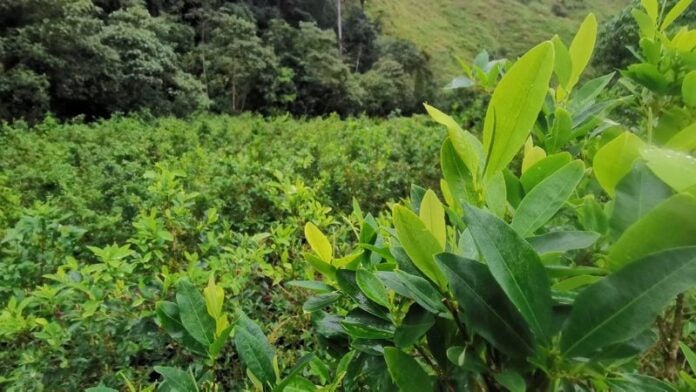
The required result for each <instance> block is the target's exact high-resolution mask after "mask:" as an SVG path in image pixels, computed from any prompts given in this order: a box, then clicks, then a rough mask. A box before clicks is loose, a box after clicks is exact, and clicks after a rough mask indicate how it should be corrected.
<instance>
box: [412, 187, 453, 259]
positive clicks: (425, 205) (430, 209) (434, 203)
mask: <svg viewBox="0 0 696 392" xmlns="http://www.w3.org/2000/svg"><path fill="white" fill-rule="evenodd" d="M419 212H420V218H421V220H422V221H423V223H425V227H426V228H427V229H428V230H430V232H431V233H432V234H433V237H435V239H436V240H437V243H438V244H440V247H441V248H442V249H445V241H447V226H445V209H444V208H443V207H442V203H441V202H440V199H438V198H437V195H436V194H435V192H433V191H432V190H431V189H428V191H426V192H425V196H423V201H422V202H421V205H420V211H419Z"/></svg>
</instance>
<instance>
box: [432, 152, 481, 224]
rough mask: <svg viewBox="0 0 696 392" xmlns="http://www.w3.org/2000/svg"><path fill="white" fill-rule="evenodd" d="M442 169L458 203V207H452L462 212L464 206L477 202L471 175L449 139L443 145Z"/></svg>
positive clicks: (441, 153)
mask: <svg viewBox="0 0 696 392" xmlns="http://www.w3.org/2000/svg"><path fill="white" fill-rule="evenodd" d="M440 167H441V168H442V176H443V177H444V179H445V181H446V182H447V185H448V186H449V188H450V191H451V193H452V196H453V197H454V200H455V201H456V203H457V205H456V206H451V207H453V208H457V209H458V210H459V211H461V208H462V206H463V205H464V204H466V203H467V202H472V201H474V200H475V194H476V193H475V191H474V186H473V180H472V176H471V173H470V172H469V170H468V169H467V167H466V165H465V164H464V161H463V160H462V159H461V158H460V157H459V155H457V152H456V151H455V150H454V146H453V145H452V141H451V140H450V139H449V138H448V139H447V140H445V142H444V143H443V144H442V150H441V151H440Z"/></svg>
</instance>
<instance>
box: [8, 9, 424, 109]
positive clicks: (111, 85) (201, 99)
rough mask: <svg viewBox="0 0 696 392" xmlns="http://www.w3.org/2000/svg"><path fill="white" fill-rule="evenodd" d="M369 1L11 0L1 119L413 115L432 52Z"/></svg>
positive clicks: (421, 95) (421, 99) (420, 95)
mask: <svg viewBox="0 0 696 392" xmlns="http://www.w3.org/2000/svg"><path fill="white" fill-rule="evenodd" d="M361 3H362V2H358V1H343V2H342V7H341V8H342V9H341V11H342V17H341V23H340V25H341V32H342V39H341V42H340V46H339V42H338V39H337V30H338V25H339V24H338V23H337V11H338V9H337V7H336V2H335V1H333V0H290V1H270V0H246V1H225V0H93V1H86V0H6V1H2V2H0V119H4V120H14V119H19V118H24V119H26V120H28V121H32V122H33V121H35V120H37V119H39V118H41V117H43V116H44V114H45V113H46V112H52V113H54V114H55V115H56V116H57V117H59V118H71V117H74V116H77V115H84V116H86V117H87V118H88V119H89V118H95V117H106V116H109V115H110V114H112V113H116V112H131V111H138V110H148V111H150V112H151V113H153V114H155V115H163V114H172V115H177V116H180V115H186V114H188V113H191V112H193V111H196V110H201V109H205V110H211V111H214V112H220V113H238V112H241V111H257V112H261V113H265V114H272V113H278V112H290V113H293V114H297V115H320V114H325V113H331V112H336V113H339V114H341V115H350V114H359V113H366V114H369V115H387V114H390V113H392V112H397V113H405V114H409V113H412V112H413V111H414V110H418V107H419V105H420V103H421V102H423V101H424V100H426V99H428V97H429V94H430V93H431V91H432V90H433V89H432V76H431V72H430V68H429V61H428V57H427V56H426V55H425V54H424V53H422V52H421V51H420V50H419V49H418V48H416V46H414V45H413V44H412V43H411V42H408V41H404V40H401V39H397V38H391V37H385V36H383V35H382V34H381V33H380V27H379V25H378V23H376V21H374V20H371V19H370V18H368V17H367V16H366V14H365V13H364V11H363V8H362V5H363V4H361Z"/></svg>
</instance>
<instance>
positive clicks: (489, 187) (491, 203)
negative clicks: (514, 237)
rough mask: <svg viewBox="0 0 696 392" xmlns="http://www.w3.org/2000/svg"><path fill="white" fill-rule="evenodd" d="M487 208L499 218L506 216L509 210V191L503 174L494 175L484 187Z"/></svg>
mask: <svg viewBox="0 0 696 392" xmlns="http://www.w3.org/2000/svg"><path fill="white" fill-rule="evenodd" d="M484 189H485V195H484V198H485V199H486V206H487V207H488V209H489V210H491V212H493V213H494V214H496V215H497V216H499V217H503V216H505V211H506V209H507V189H506V188H505V176H504V175H503V172H500V173H497V174H495V175H493V177H491V178H490V179H488V180H487V182H486V185H485V187H484Z"/></svg>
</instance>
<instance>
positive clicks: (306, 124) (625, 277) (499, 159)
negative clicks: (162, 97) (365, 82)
mask: <svg viewBox="0 0 696 392" xmlns="http://www.w3.org/2000/svg"><path fill="white" fill-rule="evenodd" d="M692 3H693V1H692V0H678V1H674V2H669V3H668V4H664V3H663V4H661V3H659V2H658V1H657V0H642V1H641V2H640V7H636V8H635V9H633V10H632V11H631V13H630V14H631V17H632V20H633V21H634V22H635V23H636V25H637V26H638V30H637V31H636V35H637V40H638V45H637V46H636V49H634V52H635V59H633V60H632V62H631V63H630V64H628V65H626V66H625V68H622V69H620V70H618V71H620V72H616V71H614V70H612V71H611V72H609V73H607V74H605V75H602V76H598V77H588V76H585V74H586V72H585V71H586V68H587V67H588V65H589V64H590V62H591V60H592V56H593V53H594V51H595V45H596V43H597V35H598V26H597V20H596V18H595V16H594V15H593V14H590V15H588V16H587V17H586V18H585V20H584V21H583V22H582V24H581V25H580V27H579V29H578V31H577V33H576V34H575V36H574V38H573V39H572V41H571V42H569V43H567V42H564V41H563V40H562V39H561V38H559V37H558V36H554V37H553V38H551V39H550V40H548V41H545V42H542V43H540V44H538V45H537V46H534V47H533V48H531V49H530V50H529V51H527V52H526V53H525V54H524V55H523V56H521V57H520V58H518V59H516V60H514V61H513V60H491V59H490V57H489V56H488V54H487V53H485V52H484V53H482V54H481V55H479V56H478V57H477V58H476V59H475V60H474V61H473V63H471V64H470V63H467V62H465V61H461V69H462V75H461V76H459V77H457V78H456V79H454V80H453V81H452V83H450V85H449V86H448V88H449V89H452V90H457V89H467V91H468V92H470V93H471V96H472V97H474V98H472V102H473V104H471V105H468V107H466V108H464V109H465V110H464V111H462V112H460V113H458V114H456V115H455V116H451V115H448V114H446V113H445V112H444V111H442V110H439V109H438V108H436V107H434V106H431V105H430V104H427V103H426V104H424V108H425V110H426V111H427V113H428V115H429V116H430V117H429V118H427V117H422V116H416V117H412V118H399V117H394V118H389V119H382V120H375V119H367V118H348V119H340V118H339V117H338V116H337V115H332V116H329V117H326V118H316V119H297V118H292V117H290V116H276V117H269V118H263V117H259V116H255V115H242V116H237V117H228V116H219V115H218V116H214V115H210V114H199V115H196V116H192V117H190V118H188V119H176V118H166V117H150V116H148V115H145V114H141V115H139V116H136V115H131V116H114V117H113V118H111V119H109V120H101V121H97V122H92V123H83V122H82V120H81V119H76V120H73V122H59V121H56V120H54V119H53V118H52V117H47V118H45V119H44V120H43V121H42V122H39V123H37V124H35V125H32V126H28V125H27V124H26V123H24V122H14V123H9V124H8V123H4V124H2V126H1V127H0V145H2V150H1V152H0V170H1V171H0V203H1V204H0V206H1V207H2V209H0V238H1V240H0V256H1V257H2V260H1V262H0V306H1V307H0V348H1V349H2V350H0V387H2V388H3V389H4V390H8V391H26V390H32V391H33V390H39V391H41V390H59V391H75V390H86V391H88V392H113V391H114V390H126V391H131V392H134V391H154V390H158V391H179V392H198V391H236V390H254V391H274V392H283V391H285V392H295V391H338V390H346V391H358V390H361V391H362V390H369V391H397V390H401V391H407V392H421V391H430V390H433V391H502V390H506V391H512V392H518V391H519V392H522V391H550V392H551V391H553V392H556V391H558V392H561V391H562V392H566V391H567V392H571V391H572V392H585V391H587V392H589V391H600V392H604V391H627V392H628V391H666V392H681V391H693V390H696V352H695V351H696V350H695V349H696V156H695V154H696V32H695V31H694V30H691V29H690V28H689V27H688V26H680V25H679V23H678V21H679V18H680V16H682V15H689V13H688V11H689V7H691V6H692ZM315 98H316V97H315ZM479 107H481V113H473V112H475V111H477V110H478V108H479ZM483 107H485V110H484V109H483Z"/></svg>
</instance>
